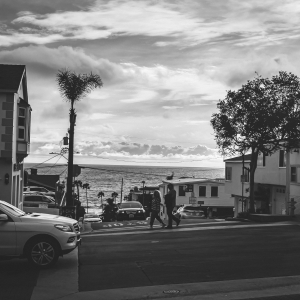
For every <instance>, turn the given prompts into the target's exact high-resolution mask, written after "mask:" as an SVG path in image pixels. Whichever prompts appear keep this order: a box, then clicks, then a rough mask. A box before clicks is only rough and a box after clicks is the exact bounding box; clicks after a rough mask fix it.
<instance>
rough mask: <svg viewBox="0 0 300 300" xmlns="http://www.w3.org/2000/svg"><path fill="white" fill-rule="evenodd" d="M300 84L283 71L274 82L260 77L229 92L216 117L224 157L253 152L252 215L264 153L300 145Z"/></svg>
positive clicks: (251, 169) (215, 129)
mask: <svg viewBox="0 0 300 300" xmlns="http://www.w3.org/2000/svg"><path fill="white" fill-rule="evenodd" d="M299 103H300V81H299V78H298V77H297V76H295V75H293V74H291V73H286V72H279V75H276V76H273V77H272V78H271V79H268V78H262V77H261V76H256V77H255V78H254V79H253V80H250V81H248V82H247V83H246V84H245V85H243V86H242V87H241V88H240V89H239V90H237V91H228V92H227V95H226V97H225V99H224V100H220V101H219V103H218V105H217V106H218V109H219V112H218V113H215V114H213V115H212V119H211V125H212V127H213V129H214V134H215V140H216V142H217V145H218V148H219V151H220V152H221V154H222V155H225V156H233V155H237V154H239V155H241V154H245V153H246V152H249V151H250V152H251V163H250V209H249V211H250V212H254V175H255V170H256V167H257V158H258V155H259V154H260V153H264V154H269V155H271V154H273V153H274V152H276V151H278V150H279V149H282V147H284V148H285V149H286V150H287V151H289V149H291V148H292V147H296V146H298V141H297V140H298V137H299V136H300V110H299Z"/></svg>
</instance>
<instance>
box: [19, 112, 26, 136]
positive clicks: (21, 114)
mask: <svg viewBox="0 0 300 300" xmlns="http://www.w3.org/2000/svg"><path fill="white" fill-rule="evenodd" d="M25 115H26V110H25V108H23V107H19V117H18V139H19V140H25V124H26V119H25Z"/></svg>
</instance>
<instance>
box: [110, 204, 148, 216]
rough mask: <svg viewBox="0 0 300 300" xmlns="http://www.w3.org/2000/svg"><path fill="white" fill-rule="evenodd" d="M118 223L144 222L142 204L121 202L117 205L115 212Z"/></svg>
mask: <svg viewBox="0 0 300 300" xmlns="http://www.w3.org/2000/svg"><path fill="white" fill-rule="evenodd" d="M116 218H117V220H118V221H123V220H134V219H135V220H146V214H145V210H144V208H143V206H142V204H141V203H140V202H138V201H128V202H123V203H121V204H120V205H119V209H118V211H117V212H116Z"/></svg>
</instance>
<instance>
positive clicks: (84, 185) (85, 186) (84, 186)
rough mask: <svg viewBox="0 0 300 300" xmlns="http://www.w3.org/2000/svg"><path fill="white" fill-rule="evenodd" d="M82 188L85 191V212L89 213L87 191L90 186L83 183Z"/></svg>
mask: <svg viewBox="0 0 300 300" xmlns="http://www.w3.org/2000/svg"><path fill="white" fill-rule="evenodd" d="M82 188H83V189H85V197H86V212H87V213H88V212H89V201H88V197H87V190H89V189H90V185H89V184H88V183H84V184H83V185H82Z"/></svg>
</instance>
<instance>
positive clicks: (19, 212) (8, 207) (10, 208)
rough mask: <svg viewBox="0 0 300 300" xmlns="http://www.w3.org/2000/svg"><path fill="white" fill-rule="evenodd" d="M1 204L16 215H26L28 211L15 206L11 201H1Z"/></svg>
mask: <svg viewBox="0 0 300 300" xmlns="http://www.w3.org/2000/svg"><path fill="white" fill-rule="evenodd" d="M0 205H2V206H3V208H4V209H6V210H7V211H9V212H10V213H11V214H13V215H14V216H16V217H20V216H25V215H26V213H25V212H24V211H23V210H21V209H19V208H17V207H15V206H13V205H11V204H9V203H3V202H1V204H0Z"/></svg>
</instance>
